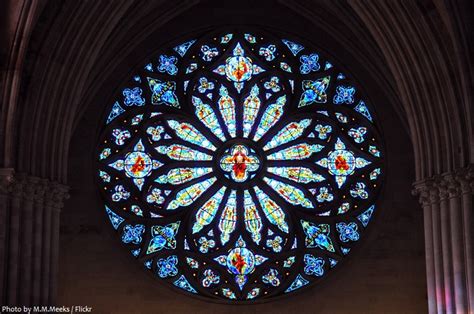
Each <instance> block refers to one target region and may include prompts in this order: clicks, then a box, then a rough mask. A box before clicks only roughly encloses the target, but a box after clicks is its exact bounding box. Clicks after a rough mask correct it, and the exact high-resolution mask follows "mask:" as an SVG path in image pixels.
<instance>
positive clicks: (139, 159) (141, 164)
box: [130, 156, 145, 173]
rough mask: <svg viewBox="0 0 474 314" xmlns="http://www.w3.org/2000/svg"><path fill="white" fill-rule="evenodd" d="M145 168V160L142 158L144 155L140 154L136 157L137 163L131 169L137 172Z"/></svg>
mask: <svg viewBox="0 0 474 314" xmlns="http://www.w3.org/2000/svg"><path fill="white" fill-rule="evenodd" d="M144 169H145V160H144V159H143V158H142V156H138V157H137V159H135V163H134V164H133V165H132V168H131V169H130V170H131V171H132V172H133V173H137V172H140V171H143V170H144Z"/></svg>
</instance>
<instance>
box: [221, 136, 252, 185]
mask: <svg viewBox="0 0 474 314" xmlns="http://www.w3.org/2000/svg"><path fill="white" fill-rule="evenodd" d="M220 167H221V169H222V170H223V171H224V174H225V176H226V177H227V178H230V179H232V180H234V181H235V182H245V181H246V180H248V179H252V178H253V177H254V176H255V174H254V173H255V171H257V170H258V168H260V160H259V159H258V157H257V155H256V153H255V151H254V150H253V149H251V148H248V147H247V146H245V145H242V144H237V145H234V146H232V147H230V148H228V149H227V150H226V151H225V152H224V155H223V156H222V158H221V161H220Z"/></svg>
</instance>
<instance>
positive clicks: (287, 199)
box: [97, 31, 385, 302]
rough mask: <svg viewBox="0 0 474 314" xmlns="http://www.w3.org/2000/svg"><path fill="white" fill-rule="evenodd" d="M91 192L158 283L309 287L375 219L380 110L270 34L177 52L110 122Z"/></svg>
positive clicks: (167, 55) (299, 47) (245, 290)
mask: <svg viewBox="0 0 474 314" xmlns="http://www.w3.org/2000/svg"><path fill="white" fill-rule="evenodd" d="M103 121H104V126H103V130H102V135H101V138H100V141H99V144H98V148H97V165H98V166H97V184H98V185H99V187H100V188H99V190H100V192H101V194H102V197H103V200H104V203H105V206H104V208H105V213H106V215H107V217H108V220H110V223H111V225H112V227H113V229H114V230H116V232H117V234H118V236H119V238H120V240H121V242H122V243H123V245H124V246H126V247H127V249H128V251H129V252H131V253H132V256H133V258H136V259H137V260H138V261H139V262H140V263H141V264H142V265H144V269H145V270H147V271H150V272H152V273H153V275H154V276H156V278H157V279H158V280H162V281H165V282H167V283H169V284H170V285H173V286H175V287H177V288H178V289H181V290H182V291H184V292H185V293H189V294H197V295H200V296H202V297H207V298H209V299H214V300H219V299H221V300H226V301H228V302H245V301H249V300H252V302H253V301H255V300H265V299H269V298H273V297H276V296H278V295H282V294H287V293H292V292H293V291H295V290H300V289H304V288H305V287H307V286H310V285H312V284H314V283H316V282H318V281H320V280H322V279H323V278H325V276H326V275H327V274H328V273H329V272H330V271H331V270H332V269H333V268H335V267H339V265H340V263H339V262H340V261H342V260H343V259H345V258H346V257H347V256H348V255H349V253H350V252H351V250H352V248H353V247H354V246H355V245H356V243H357V242H358V241H359V239H360V238H362V237H363V234H364V231H365V230H366V228H367V227H368V225H369V223H370V221H371V220H372V217H373V215H374V213H375V212H376V211H377V204H376V201H377V197H378V194H379V191H380V189H381V186H382V183H383V180H384V175H385V170H384V169H385V168H384V157H385V156H384V149H383V143H382V137H381V135H380V133H379V129H378V126H377V119H376V114H375V111H374V109H373V107H372V104H371V103H370V101H369V100H368V99H367V98H366V97H365V96H364V95H363V94H362V92H361V90H360V89H359V88H358V85H357V83H356V82H355V81H354V80H353V79H351V78H350V76H349V75H347V74H346V73H342V72H341V70H340V69H338V67H337V65H335V64H334V63H332V62H331V61H330V60H329V59H328V57H327V56H326V55H325V54H324V53H323V52H321V51H318V50H317V49H314V48H313V47H311V46H310V45H308V44H304V43H303V42H300V41H299V40H296V39H291V38H280V37H277V36H275V35H273V34H271V33H268V32H265V31H261V32H259V33H258V34H257V33H254V32H248V31H244V32H240V31H238V32H232V33H230V32H221V33H219V32H215V33H212V34H205V35H199V36H196V37H195V38H189V39H188V40H187V41H184V42H177V43H175V44H174V45H172V46H170V47H169V48H168V49H163V50H162V51H161V52H160V53H159V54H158V55H157V56H156V57H154V58H152V59H151V60H149V61H148V62H147V63H146V65H145V66H144V67H141V68H139V69H136V73H135V74H134V75H133V76H132V78H131V79H130V81H129V82H127V83H126V84H125V85H124V86H123V87H122V88H121V90H119V91H117V93H116V98H115V99H113V100H112V101H111V105H110V107H109V108H107V112H105V113H104V119H103Z"/></svg>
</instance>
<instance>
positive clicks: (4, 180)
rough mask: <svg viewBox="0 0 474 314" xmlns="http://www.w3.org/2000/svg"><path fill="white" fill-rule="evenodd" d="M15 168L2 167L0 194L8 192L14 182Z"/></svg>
mask: <svg viewBox="0 0 474 314" xmlns="http://www.w3.org/2000/svg"><path fill="white" fill-rule="evenodd" d="M14 175H15V171H14V170H13V168H0V194H8V193H9V192H10V190H11V186H12V184H13V177H14Z"/></svg>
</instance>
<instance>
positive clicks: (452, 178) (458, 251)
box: [414, 165, 474, 314]
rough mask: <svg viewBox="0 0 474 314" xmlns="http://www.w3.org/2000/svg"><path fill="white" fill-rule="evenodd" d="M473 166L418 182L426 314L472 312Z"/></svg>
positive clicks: (473, 285) (473, 308)
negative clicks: (422, 214) (423, 239)
mask: <svg viewBox="0 0 474 314" xmlns="http://www.w3.org/2000/svg"><path fill="white" fill-rule="evenodd" d="M473 169H474V166H473V165H470V166H468V167H466V168H462V169H458V170H456V171H454V172H451V173H444V174H442V175H439V176H435V177H432V178H428V179H425V180H422V181H418V182H416V183H415V184H414V194H416V195H418V196H419V200H420V203H421V205H422V207H423V213H424V217H425V219H424V228H425V254H426V277H427V288H428V309H429V312H430V313H463V314H464V313H474V305H473V298H474V282H473V276H474V275H473V268H474V265H473V263H474V261H473V245H472V241H473V236H474V221H473V213H472V211H473V208H472V196H473V190H474V189H473V182H474V180H473V178H474V172H473Z"/></svg>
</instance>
